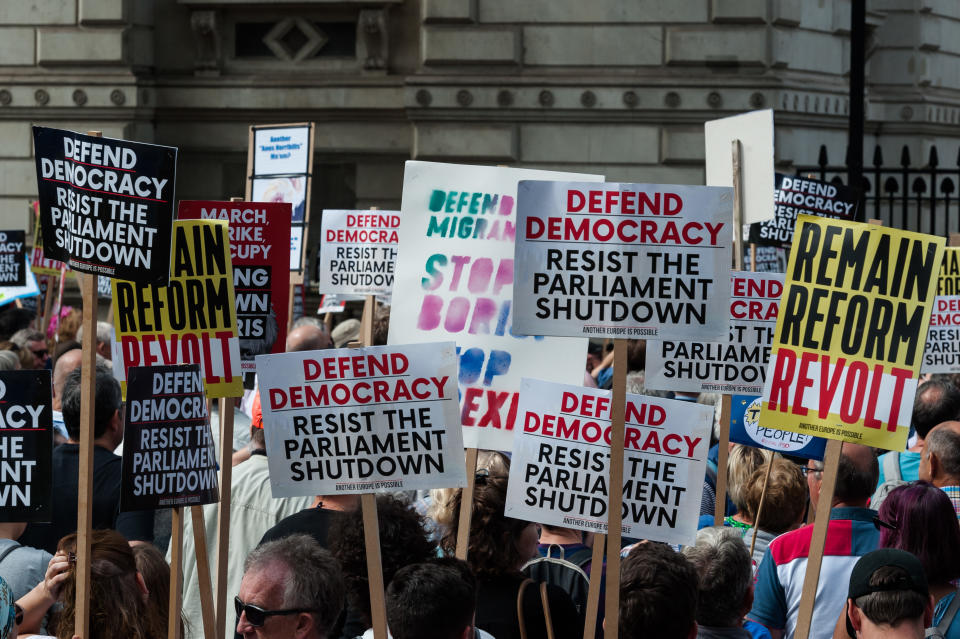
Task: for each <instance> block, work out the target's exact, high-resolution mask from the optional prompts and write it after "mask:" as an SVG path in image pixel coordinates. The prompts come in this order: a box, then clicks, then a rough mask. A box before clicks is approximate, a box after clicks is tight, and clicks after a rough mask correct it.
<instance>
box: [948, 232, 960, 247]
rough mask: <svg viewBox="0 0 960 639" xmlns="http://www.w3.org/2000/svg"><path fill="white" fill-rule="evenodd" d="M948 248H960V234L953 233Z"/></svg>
mask: <svg viewBox="0 0 960 639" xmlns="http://www.w3.org/2000/svg"><path fill="white" fill-rule="evenodd" d="M948 240H949V241H948V243H947V246H960V233H951V234H950V237H949V238H948Z"/></svg>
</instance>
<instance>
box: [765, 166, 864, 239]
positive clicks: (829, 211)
mask: <svg viewBox="0 0 960 639" xmlns="http://www.w3.org/2000/svg"><path fill="white" fill-rule="evenodd" d="M773 193H774V195H773V199H774V206H775V207H776V212H775V214H774V217H773V219H772V220H768V221H766V222H757V223H756V224H751V225H750V242H752V243H754V244H759V245H762V246H789V245H790V244H792V243H793V228H794V226H795V225H796V223H797V216H798V215H816V216H819V217H826V218H830V219H834V220H849V221H851V222H852V221H855V220H856V216H857V205H858V204H859V202H860V195H859V193H857V191H855V190H854V189H850V188H847V187H845V186H843V185H842V184H841V185H838V184H833V183H831V182H821V181H820V180H814V179H812V178H804V177H800V176H789V175H783V174H782V173H777V174H776V178H775V181H774V191H773Z"/></svg>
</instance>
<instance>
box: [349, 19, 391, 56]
mask: <svg viewBox="0 0 960 639" xmlns="http://www.w3.org/2000/svg"><path fill="white" fill-rule="evenodd" d="M389 44H390V42H389V38H388V32H387V10H386V9H364V10H363V11H361V12H360V16H359V19H358V20H357V59H358V60H360V64H361V65H363V68H364V69H365V70H367V71H386V69H387V64H388V62H389V60H390V48H389Z"/></svg>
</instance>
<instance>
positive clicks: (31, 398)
mask: <svg viewBox="0 0 960 639" xmlns="http://www.w3.org/2000/svg"><path fill="white" fill-rule="evenodd" d="M50 388H51V387H50V371H48V370H36V371H0V522H17V521H50V516H51V514H52V511H51V508H52V498H53V492H52V491H53V409H52V408H51V391H50Z"/></svg>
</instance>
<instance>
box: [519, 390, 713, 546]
mask: <svg viewBox="0 0 960 639" xmlns="http://www.w3.org/2000/svg"><path fill="white" fill-rule="evenodd" d="M611 400H612V393H611V392H610V391H603V390H597V389H593V388H583V387H577V386H566V385H563V384H551V383H549V382H543V381H540V380H535V379H524V380H523V386H522V387H521V391H520V419H521V422H520V425H519V426H518V427H517V429H516V432H515V435H514V437H515V439H514V447H513V458H512V461H511V468H510V482H509V484H508V487H507V503H506V509H505V511H504V514H505V515H506V516H508V517H514V518H516V519H522V520H526V521H535V522H538V523H544V524H550V525H553V526H563V527H565V528H574V529H577V530H587V531H592V532H601V533H606V532H607V481H608V479H609V476H610V472H609V470H610V469H609V467H610V408H611V406H610V405H611ZM712 426H713V408H712V407H710V406H704V405H702V404H693V403H690V402H681V401H677V400H672V399H661V398H657V397H647V396H645V395H627V406H626V430H625V435H624V473H623V474H624V483H623V534H624V535H628V536H630V537H635V538H641V539H649V540H652V541H662V542H666V543H671V544H691V543H693V541H694V538H695V537H696V534H697V515H698V514H699V512H700V497H701V493H702V492H703V477H704V471H705V469H706V464H707V452H708V450H709V448H710V428H711V427H712Z"/></svg>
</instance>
